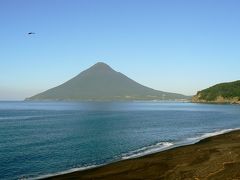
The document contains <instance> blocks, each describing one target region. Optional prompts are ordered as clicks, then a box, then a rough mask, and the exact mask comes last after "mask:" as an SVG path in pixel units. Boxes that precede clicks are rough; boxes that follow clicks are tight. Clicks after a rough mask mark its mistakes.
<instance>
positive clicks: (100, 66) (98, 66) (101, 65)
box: [89, 62, 113, 71]
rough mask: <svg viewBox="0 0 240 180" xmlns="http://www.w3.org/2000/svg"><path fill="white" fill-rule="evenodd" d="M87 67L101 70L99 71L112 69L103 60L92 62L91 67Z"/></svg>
mask: <svg viewBox="0 0 240 180" xmlns="http://www.w3.org/2000/svg"><path fill="white" fill-rule="evenodd" d="M89 69H91V70H101V71H104V70H108V71H109V70H113V69H112V68H111V67H110V66H109V65H107V64H106V63H104V62H98V63H96V64H94V65H93V66H92V67H90V68H89Z"/></svg>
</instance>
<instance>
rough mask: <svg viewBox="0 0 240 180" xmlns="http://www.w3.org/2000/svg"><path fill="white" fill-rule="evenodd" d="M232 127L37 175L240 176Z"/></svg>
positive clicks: (239, 136) (239, 151)
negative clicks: (175, 143) (120, 157)
mask: <svg viewBox="0 0 240 180" xmlns="http://www.w3.org/2000/svg"><path fill="white" fill-rule="evenodd" d="M229 131H230V130H229ZM229 131H228V130H226V132H224V131H223V132H222V133H224V134H222V133H220V134H217V135H214V136H211V133H210V137H204V136H203V137H202V138H200V139H199V140H196V141H195V143H193V144H192V143H190V144H186V145H182V146H177V147H176V146H175V147H174V146H172V147H169V148H167V149H164V150H163V151H160V152H156V153H153V154H148V155H144V156H140V157H136V158H132V159H123V160H121V161H117V162H113V163H111V164H107V165H102V166H96V167H92V168H90V169H85V170H82V171H80V170H79V171H73V172H68V173H59V174H57V175H53V176H48V177H47V176H45V177H44V176H42V177H41V178H38V179H113V177H114V178H117V179H146V178H147V179H149V178H150V179H152V178H154V179H155V178H158V179H172V178H173V179H175V178H178V179H184V178H195V179H197V178H200V179H215V178H216V179H217V178H223V177H228V178H229V177H230V178H240V172H238V170H237V169H240V143H239V140H240V130H239V129H235V130H231V131H230V132H229ZM234 169H235V171H234ZM66 172H67V171H66Z"/></svg>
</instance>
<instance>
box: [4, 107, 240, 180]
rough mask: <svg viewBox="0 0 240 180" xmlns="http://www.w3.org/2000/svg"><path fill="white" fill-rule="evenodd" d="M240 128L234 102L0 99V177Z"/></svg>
mask: <svg viewBox="0 0 240 180" xmlns="http://www.w3.org/2000/svg"><path fill="white" fill-rule="evenodd" d="M238 128H240V106H239V105H213V104H193V103H180V102H0V179H4V180H12V179H38V178H42V177H47V176H52V175H56V174H61V173H66V172H72V171H76V170H84V169H87V168H92V167H96V166H101V165H104V164H108V163H111V162H115V161H119V160H123V159H129V158H136V157H139V156H143V155H146V154H151V153H154V152H159V151H162V150H165V149H168V148H172V147H176V146H181V145H184V144H191V143H194V142H197V141H199V140H200V139H203V138H206V137H209V136H213V135H217V134H221V133H224V132H228V131H232V130H235V129H238Z"/></svg>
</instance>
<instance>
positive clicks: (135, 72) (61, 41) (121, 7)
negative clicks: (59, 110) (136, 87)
mask: <svg viewBox="0 0 240 180" xmlns="http://www.w3.org/2000/svg"><path fill="white" fill-rule="evenodd" d="M239 8H240V1H239V0H201V1H193V0H181V1H180V0H175V1H174V0H165V1H163V0H38V1H37V0H21V1H20V0H1V1H0V52H1V53H0V72H1V76H0V99H1V100H7V99H8V100H13V99H24V98H25V97H28V96H31V95H34V94H35V93H38V92H41V91H43V90H46V89H48V88H51V87H54V86H56V85H59V84H61V83H63V82H64V81H66V80H68V79H70V78H72V77H73V76H75V75H77V74H78V73H79V72H81V71H82V70H84V69H86V68H88V67H89V66H91V65H93V64H95V63H96V62H98V61H103V62H106V63H107V64H109V65H110V66H112V67H113V68H114V69H115V70H117V71H121V72H122V73H124V74H126V75H127V76H129V77H130V78H132V79H134V80H136V81H138V82H139V83H141V84H144V85H147V86H149V87H152V88H155V89H158V90H163V91H170V92H177V93H183V94H186V95H192V94H195V93H196V92H197V91H198V90H201V89H204V88H207V87H208V86H211V85H213V84H215V83H219V82H225V81H234V80H237V79H240V70H239V69H240V10H239ZM30 31H33V32H36V33H37V34H36V35H31V36H29V35H27V33H28V32H30Z"/></svg>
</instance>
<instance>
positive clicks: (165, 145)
mask: <svg viewBox="0 0 240 180" xmlns="http://www.w3.org/2000/svg"><path fill="white" fill-rule="evenodd" d="M235 130H240V128H232V129H222V130H218V131H214V132H208V133H204V134H202V135H200V136H196V137H192V138H187V139H186V141H181V142H176V143H171V142H159V143H156V144H153V145H150V146H145V147H142V148H139V149H137V150H133V151H130V152H128V153H124V154H122V155H121V159H119V160H127V159H134V158H138V157H142V156H145V155H149V154H154V153H157V152H160V151H164V150H168V149H171V148H174V147H179V146H184V145H189V144H194V143H197V142H199V141H200V140H202V139H206V138H208V137H212V136H217V135H220V134H225V133H228V132H231V131H235ZM107 164H109V163H107ZM107 164H98V165H90V166H84V167H79V168H72V169H69V170H66V171H61V172H58V173H52V174H47V175H42V176H38V177H35V178H26V179H28V180H29V179H30V180H40V179H45V178H48V177H53V176H58V175H63V174H68V173H72V172H77V171H84V170H88V169H93V168H96V167H100V166H104V165H107ZM20 179H24V178H20Z"/></svg>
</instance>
